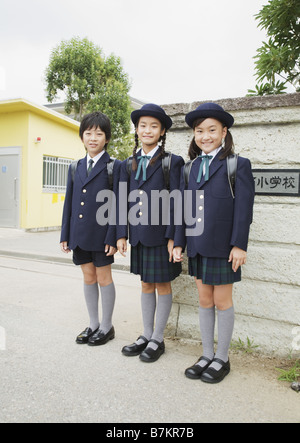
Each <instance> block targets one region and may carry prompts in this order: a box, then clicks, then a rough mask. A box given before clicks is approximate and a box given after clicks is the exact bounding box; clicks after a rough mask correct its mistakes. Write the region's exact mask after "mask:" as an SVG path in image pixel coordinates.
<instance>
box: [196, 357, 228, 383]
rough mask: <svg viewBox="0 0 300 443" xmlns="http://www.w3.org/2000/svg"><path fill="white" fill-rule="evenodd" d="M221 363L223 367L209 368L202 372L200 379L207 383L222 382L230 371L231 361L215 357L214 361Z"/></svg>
mask: <svg viewBox="0 0 300 443" xmlns="http://www.w3.org/2000/svg"><path fill="white" fill-rule="evenodd" d="M214 361H215V362H216V363H219V364H220V365H222V367H221V368H220V369H219V370H218V371H217V370H216V369H214V368H209V367H208V368H207V369H206V371H204V372H202V375H201V377H200V380H202V381H204V382H205V383H212V384H214V383H220V381H222V380H223V379H224V378H225V377H226V375H228V374H229V372H230V362H229V360H228V362H226V363H225V362H224V361H223V360H220V359H219V358H214V359H213V362H214Z"/></svg>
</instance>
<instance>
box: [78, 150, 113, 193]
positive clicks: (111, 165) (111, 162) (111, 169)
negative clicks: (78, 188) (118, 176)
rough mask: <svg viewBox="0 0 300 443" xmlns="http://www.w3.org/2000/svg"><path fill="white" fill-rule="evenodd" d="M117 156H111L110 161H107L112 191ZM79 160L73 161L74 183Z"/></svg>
mask: <svg viewBox="0 0 300 443" xmlns="http://www.w3.org/2000/svg"><path fill="white" fill-rule="evenodd" d="M115 161H116V159H115V158H111V159H110V160H109V162H108V163H107V165H106V167H107V174H108V184H109V189H110V190H111V191H112V189H113V180H114V179H113V172H114V165H115ZM78 162H79V160H74V161H73V162H72V163H71V174H72V182H73V183H74V177H75V172H76V169H77V165H78Z"/></svg>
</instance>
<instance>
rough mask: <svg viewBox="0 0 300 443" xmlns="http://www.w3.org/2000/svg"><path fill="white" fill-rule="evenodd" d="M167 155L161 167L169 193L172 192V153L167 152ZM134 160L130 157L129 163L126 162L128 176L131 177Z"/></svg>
mask: <svg viewBox="0 0 300 443" xmlns="http://www.w3.org/2000/svg"><path fill="white" fill-rule="evenodd" d="M165 154H166V155H165V157H164V158H163V159H162V163H161V167H162V170H163V174H164V182H165V188H166V189H167V190H168V191H170V168H171V160H172V153H171V152H168V151H166V152H165ZM132 160H133V156H131V157H128V159H127V162H126V171H127V174H128V176H130V175H131V171H132Z"/></svg>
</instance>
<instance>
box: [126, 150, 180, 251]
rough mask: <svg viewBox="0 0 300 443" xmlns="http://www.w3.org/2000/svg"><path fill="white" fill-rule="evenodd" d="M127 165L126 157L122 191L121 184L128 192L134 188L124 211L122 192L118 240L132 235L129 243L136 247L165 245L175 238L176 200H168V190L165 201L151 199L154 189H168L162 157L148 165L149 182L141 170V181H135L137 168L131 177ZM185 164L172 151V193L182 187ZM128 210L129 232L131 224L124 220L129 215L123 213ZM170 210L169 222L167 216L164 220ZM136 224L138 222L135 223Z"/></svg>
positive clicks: (158, 190)
mask: <svg viewBox="0 0 300 443" xmlns="http://www.w3.org/2000/svg"><path fill="white" fill-rule="evenodd" d="M160 152H161V149H158V150H157V152H156V153H155V155H154V157H156V156H158V155H159V153H160ZM138 156H139V153H138V154H137V155H136V157H135V158H136V161H137V163H138V162H139V161H138V160H137V157H138ZM126 164H127V160H125V161H124V162H123V163H122V165H121V169H120V187H119V190H121V189H122V186H124V184H126V186H127V191H128V195H129V193H130V192H132V191H134V194H133V197H132V200H133V201H132V202H129V203H128V205H127V206H126V207H125V205H123V206H122V207H123V209H121V210H120V207H121V206H120V199H122V196H121V193H120V195H119V199H118V213H119V215H120V218H119V223H118V225H117V240H118V239H120V238H129V242H130V244H131V245H132V246H136V245H137V244H138V243H139V242H140V243H141V244H142V245H144V246H148V247H150V246H162V245H166V244H167V243H168V239H173V238H174V230H175V229H174V204H173V199H171V203H170V205H169V204H168V203H166V202H167V201H168V199H169V197H168V194H167V191H166V193H165V194H167V199H166V200H162V199H160V201H159V204H158V205H156V204H153V202H151V191H156V193H157V194H158V192H160V191H162V190H164V189H165V181H164V175H163V170H162V160H161V158H159V159H158V160H157V161H156V162H155V163H154V165H148V167H147V178H146V181H143V173H142V171H141V174H140V177H139V180H135V177H136V171H132V172H131V174H130V176H129V175H128V172H127V170H126ZM183 165H184V160H183V158H182V157H180V156H178V155H175V154H172V158H171V167H170V192H172V191H173V190H174V189H177V190H179V185H180V171H181V168H182V166H183ZM152 195H153V194H152ZM123 200H124V199H123ZM156 202H157V199H156ZM151 203H152V204H151ZM167 204H168V206H167ZM125 210H126V211H127V213H128V220H129V223H128V225H129V235H128V225H127V223H124V220H127V217H126V216H124V211H125ZM167 213H168V214H169V215H170V223H166V219H164V216H166V214H167ZM130 214H132V215H133V218H134V223H131V221H132V219H131V218H130ZM163 214H164V215H163ZM126 215H127V214H126ZM120 219H123V222H122V223H120ZM133 224H135V225H134V226H133Z"/></svg>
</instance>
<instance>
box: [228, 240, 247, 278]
mask: <svg viewBox="0 0 300 443" xmlns="http://www.w3.org/2000/svg"><path fill="white" fill-rule="evenodd" d="M246 260H247V252H246V251H243V249H240V248H238V247H237V246H234V247H233V248H232V249H231V252H230V254H229V260H228V263H230V262H232V270H233V271H234V272H236V271H237V270H238V269H239V267H240V266H242V265H244V264H246Z"/></svg>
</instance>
